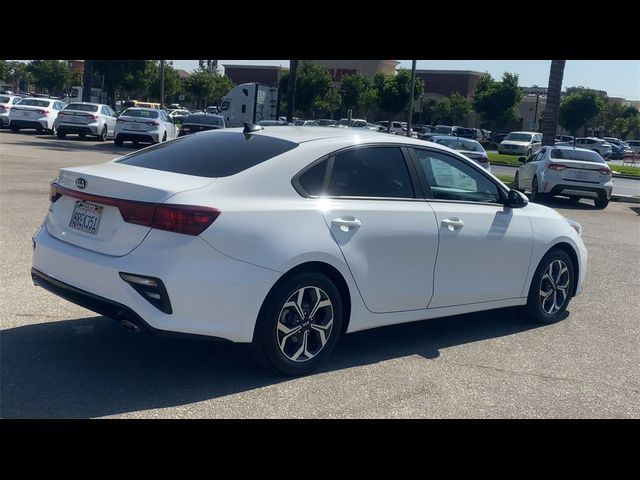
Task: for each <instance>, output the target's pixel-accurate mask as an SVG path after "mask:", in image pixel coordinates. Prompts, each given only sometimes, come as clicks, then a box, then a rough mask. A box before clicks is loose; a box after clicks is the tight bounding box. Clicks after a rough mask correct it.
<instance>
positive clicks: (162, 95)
mask: <svg viewBox="0 0 640 480" xmlns="http://www.w3.org/2000/svg"><path fill="white" fill-rule="evenodd" d="M162 107H164V60H160V108H162Z"/></svg>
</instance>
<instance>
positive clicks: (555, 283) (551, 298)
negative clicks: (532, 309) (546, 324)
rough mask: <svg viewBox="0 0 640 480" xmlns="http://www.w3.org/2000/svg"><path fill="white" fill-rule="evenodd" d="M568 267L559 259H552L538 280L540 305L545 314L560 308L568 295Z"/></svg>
mask: <svg viewBox="0 0 640 480" xmlns="http://www.w3.org/2000/svg"><path fill="white" fill-rule="evenodd" d="M569 273H570V272H569V268H568V267H567V265H566V264H565V263H564V262H563V261H562V260H559V259H556V260H554V261H553V262H551V263H550V264H549V266H548V267H547V268H546V269H545V272H544V274H543V275H542V279H541V280H540V294H539V296H540V307H541V308H542V311H543V312H544V313H546V314H547V315H553V314H555V313H556V312H557V311H558V310H560V309H561V308H562V307H563V306H564V304H565V302H566V301H567V298H568V297H569V285H570V284H571V277H570V275H569Z"/></svg>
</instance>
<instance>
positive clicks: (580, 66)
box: [173, 60, 640, 101]
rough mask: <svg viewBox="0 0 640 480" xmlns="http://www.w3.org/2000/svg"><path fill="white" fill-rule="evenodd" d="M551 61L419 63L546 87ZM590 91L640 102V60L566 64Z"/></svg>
mask: <svg viewBox="0 0 640 480" xmlns="http://www.w3.org/2000/svg"><path fill="white" fill-rule="evenodd" d="M173 62H174V63H173V66H174V67H175V68H180V69H183V70H187V71H191V70H194V69H196V68H198V60H174V61H173ZM225 63H228V64H238V65H282V66H283V67H288V66H289V60H219V61H218V64H219V65H222V64H225ZM550 65H551V60H418V62H417V68H418V69H429V70H475V71H478V72H489V73H490V74H491V75H492V76H493V77H494V78H496V79H499V78H501V77H502V74H503V73H504V72H511V73H517V74H518V75H519V82H520V85H521V86H523V87H531V86H533V85H537V86H539V87H546V86H547V84H548V82H549V66H550ZM400 67H402V68H411V60H400ZM578 86H582V87H587V88H593V89H596V90H605V91H606V92H607V95H608V96H610V97H624V98H626V99H627V100H637V101H640V60H567V63H566V66H565V69H564V81H563V83H562V88H563V90H564V89H565V88H566V87H578Z"/></svg>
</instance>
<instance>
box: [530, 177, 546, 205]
mask: <svg viewBox="0 0 640 480" xmlns="http://www.w3.org/2000/svg"><path fill="white" fill-rule="evenodd" d="M543 198H544V194H543V193H540V192H539V191H538V177H533V181H532V182H531V201H532V202H536V203H539V202H540V200H542V199H543Z"/></svg>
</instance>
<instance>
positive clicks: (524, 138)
mask: <svg viewBox="0 0 640 480" xmlns="http://www.w3.org/2000/svg"><path fill="white" fill-rule="evenodd" d="M531 137H532V136H531V135H530V134H528V133H510V134H509V135H507V138H505V140H513V141H515V142H530V141H531Z"/></svg>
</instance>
